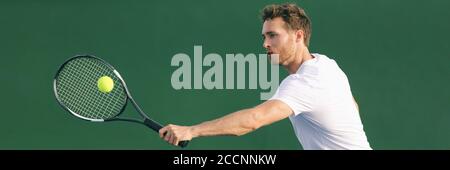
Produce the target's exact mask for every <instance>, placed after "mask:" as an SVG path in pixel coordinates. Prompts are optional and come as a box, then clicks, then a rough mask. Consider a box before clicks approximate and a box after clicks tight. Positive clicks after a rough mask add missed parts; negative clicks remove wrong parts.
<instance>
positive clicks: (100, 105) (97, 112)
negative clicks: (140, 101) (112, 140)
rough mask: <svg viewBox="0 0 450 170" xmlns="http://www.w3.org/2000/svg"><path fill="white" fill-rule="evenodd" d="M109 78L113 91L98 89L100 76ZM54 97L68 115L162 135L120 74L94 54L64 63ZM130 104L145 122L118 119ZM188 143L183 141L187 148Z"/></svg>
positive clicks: (59, 71)
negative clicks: (132, 125) (139, 126)
mask: <svg viewBox="0 0 450 170" xmlns="http://www.w3.org/2000/svg"><path fill="white" fill-rule="evenodd" d="M103 76H109V77H110V78H111V79H112V80H113V83H114V84H113V89H112V90H111V91H110V92H108V93H105V92H101V91H100V90H99V89H98V87H97V80H98V79H99V78H100V77H103ZM53 87H54V93H55V97H56V99H57V101H58V103H59V104H60V105H61V106H62V107H63V108H64V109H65V110H67V111H68V112H70V113H71V114H73V115H75V116H76V117H78V118H81V119H83V120H88V121H92V122H109V121H127V122H135V123H140V124H143V125H146V126H147V127H149V128H151V129H153V130H154V131H155V132H157V133H159V130H160V129H161V128H162V126H161V124H159V123H158V122H156V121H154V120H152V119H150V118H149V117H148V116H147V115H146V114H145V113H144V112H143V111H142V109H141V108H140V107H139V106H138V105H137V103H136V102H135V101H134V99H133V97H131V95H130V91H129V90H128V87H127V85H126V84H125V81H124V80H123V78H122V77H121V76H120V74H119V72H117V70H116V69H114V68H113V66H112V65H110V64H109V63H107V62H106V61H104V60H102V59H100V58H97V57H95V56H92V55H77V56H75V57H72V58H70V59H68V60H67V61H65V62H64V63H63V64H62V65H61V66H60V68H59V69H58V72H57V73H56V75H55V78H54V80H53ZM127 101H130V102H131V103H132V104H133V106H134V108H135V109H136V111H137V112H138V113H139V115H140V117H141V118H142V119H134V118H126V117H119V115H121V113H122V112H123V111H124V110H125V107H126V105H127ZM188 143H189V141H180V142H179V143H178V146H180V147H186V146H187V144H188Z"/></svg>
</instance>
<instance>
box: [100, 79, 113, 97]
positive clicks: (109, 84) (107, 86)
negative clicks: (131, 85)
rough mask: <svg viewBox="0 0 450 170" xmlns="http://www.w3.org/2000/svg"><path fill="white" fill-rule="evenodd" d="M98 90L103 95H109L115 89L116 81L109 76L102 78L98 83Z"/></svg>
mask: <svg viewBox="0 0 450 170" xmlns="http://www.w3.org/2000/svg"><path fill="white" fill-rule="evenodd" d="M97 87H98V90H100V91H101V92H103V93H109V92H111V91H112V89H113V88H114V81H113V79H111V77H109V76H103V77H100V78H99V79H98V81H97Z"/></svg>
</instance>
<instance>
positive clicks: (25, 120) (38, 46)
mask: <svg viewBox="0 0 450 170" xmlns="http://www.w3.org/2000/svg"><path fill="white" fill-rule="evenodd" d="M296 2H297V3H298V4H299V5H300V6H302V7H303V8H304V9H305V10H306V12H307V14H308V15H309V16H310V18H311V19H312V23H313V34H312V38H311V46H310V51H311V52H317V53H322V54H325V55H328V56H329V57H331V58H333V59H335V60H336V61H337V62H338V64H339V65H340V66H341V68H342V69H343V70H344V72H345V73H346V74H347V76H348V77H349V81H350V84H351V87H352V91H353V95H354V97H355V98H356V100H357V101H358V103H359V107H360V110H361V118H362V120H363V124H364V129H365V131H366V134H367V136H368V139H369V142H370V144H371V146H372V147H373V148H374V149H450V123H449V121H450V104H449V101H450V90H449V87H450V43H449V39H450V33H449V30H450V22H449V18H450V10H448V8H449V7H450V1H446V0H428V1H418V0H416V1H407V0H403V1H401V0H380V1H360V0H346V1H317V0H305V1H296ZM271 3H278V1H238V0H232V1H206V0H202V1H181V0H180V1H169V0H164V1H162V0H159V1H146V0H132V1H93V0H90V1H57V0H52V1H50V0H49V1H39V2H37V1H12V0H11V1H9V0H6V1H1V2H0V52H1V53H0V57H1V60H0V64H1V65H0V74H1V76H0V77H1V83H0V85H1V90H2V93H1V94H2V95H1V96H2V97H1V98H0V105H1V109H0V113H1V117H0V149H178V148H177V147H173V146H171V145H168V144H167V143H165V142H164V141H162V140H160V139H159V138H158V136H157V134H156V133H154V132H153V131H151V130H150V129H148V128H146V127H144V126H141V125H138V124H129V123H126V122H114V123H104V124H96V123H91V122H87V121H81V120H79V119H77V118H75V117H74V116H72V115H70V114H69V113H68V112H65V111H64V110H63V109H62V108H61V107H60V106H59V105H58V104H57V102H56V100H55V98H54V95H53V89H52V88H53V86H52V80H53V76H54V74H55V72H56V70H57V69H58V67H59V65H60V64H61V63H62V62H64V61H65V60H66V59H67V58H69V57H72V56H74V55H76V54H92V55H96V56H98V57H101V58H103V59H105V60H107V61H108V62H110V63H111V64H112V65H114V66H115V67H116V69H117V70H118V71H119V72H120V73H121V74H122V76H123V77H124V79H125V81H126V82H127V84H128V86H129V88H130V90H131V93H132V94H133V96H134V98H135V99H136V101H137V102H138V103H139V104H140V105H141V107H142V108H143V109H144V111H146V112H147V114H149V115H150V116H151V117H152V118H154V119H155V120H158V121H160V122H161V123H163V124H166V123H173V124H182V125H191V124H195V123H200V122H202V121H206V120H210V119H213V118H217V117H220V116H223V115H226V114H228V113H230V112H233V111H236V110H239V109H244V108H248V107H252V106H255V105H257V104H258V103H260V102H261V101H260V100H259V97H260V96H259V94H260V92H261V90H179V91H177V90H174V89H173V88H172V86H171V82H170V78H171V74H172V72H173V71H174V70H175V69H176V67H172V66H170V61H171V58H172V56H173V55H175V54H177V53H186V54H188V55H189V56H190V57H191V58H193V49H194V48H193V46H194V45H203V53H204V54H207V53H218V54H220V55H221V56H222V57H224V56H225V54H227V53H243V54H249V53H256V54H258V53H264V49H263V48H262V39H261V35H260V34H261V26H262V25H261V21H260V19H259V11H260V10H261V9H262V8H263V7H264V6H265V5H267V4H271ZM203 70H204V71H205V70H206V68H204V69H203ZM281 75H282V77H285V76H286V75H287V74H286V71H285V70H283V71H282V72H281ZM131 108H132V107H128V109H127V110H126V113H125V114H135V113H134V110H132V109H131ZM301 148H302V147H301V146H300V144H299V143H298V141H297V138H296V137H295V135H294V131H293V129H292V127H291V124H290V122H289V120H288V119H285V120H282V121H280V122H276V123H274V124H272V125H269V126H266V127H263V128H261V129H258V130H257V131H255V132H253V133H250V134H247V135H244V136H241V137H231V136H219V137H204V138H196V139H194V140H193V141H192V142H191V143H190V145H189V147H188V148H187V149H301Z"/></svg>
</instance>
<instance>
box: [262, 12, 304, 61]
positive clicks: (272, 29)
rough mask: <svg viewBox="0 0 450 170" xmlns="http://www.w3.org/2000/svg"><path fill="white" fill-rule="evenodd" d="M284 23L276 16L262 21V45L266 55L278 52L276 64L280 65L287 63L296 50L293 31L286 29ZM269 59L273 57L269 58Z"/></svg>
mask: <svg viewBox="0 0 450 170" xmlns="http://www.w3.org/2000/svg"><path fill="white" fill-rule="evenodd" d="M285 24H286V22H284V21H283V19H282V18H281V17H276V18H273V19H269V20H266V21H264V24H263V28H262V36H263V39H264V43H263V46H264V48H265V49H266V50H267V54H268V56H269V57H271V55H272V54H278V55H279V56H278V57H279V61H278V63H276V64H281V65H287V64H289V62H290V61H291V60H292V58H293V57H294V56H295V51H296V43H295V39H296V36H295V32H294V31H288V30H287V27H286V25H285ZM271 60H272V61H273V60H274V59H273V58H271ZM274 64H275V63H274Z"/></svg>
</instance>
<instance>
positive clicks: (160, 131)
mask: <svg viewBox="0 0 450 170" xmlns="http://www.w3.org/2000/svg"><path fill="white" fill-rule="evenodd" d="M166 131H167V126H166V127H163V128H161V129H159V137H161V138H163V137H164V134H165V133H166Z"/></svg>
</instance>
